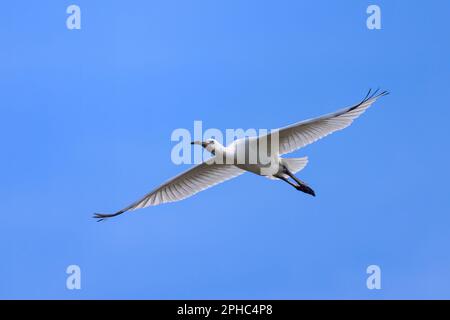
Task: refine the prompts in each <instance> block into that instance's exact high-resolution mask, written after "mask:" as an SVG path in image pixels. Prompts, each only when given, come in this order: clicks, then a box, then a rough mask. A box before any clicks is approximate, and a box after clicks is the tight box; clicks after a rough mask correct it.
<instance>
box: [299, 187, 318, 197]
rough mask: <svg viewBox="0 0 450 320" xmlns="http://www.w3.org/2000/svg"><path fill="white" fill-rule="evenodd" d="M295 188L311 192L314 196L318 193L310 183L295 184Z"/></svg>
mask: <svg viewBox="0 0 450 320" xmlns="http://www.w3.org/2000/svg"><path fill="white" fill-rule="evenodd" d="M295 189H297V190H299V191H302V192H304V193H307V194H310V195H312V196H313V197H315V196H316V193H315V192H314V190H313V189H311V188H310V187H309V186H308V185H306V184H300V185H298V186H295Z"/></svg>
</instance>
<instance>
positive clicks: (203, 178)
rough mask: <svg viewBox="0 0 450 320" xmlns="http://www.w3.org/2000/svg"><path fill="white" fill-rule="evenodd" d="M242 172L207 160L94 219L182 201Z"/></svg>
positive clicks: (232, 166)
mask: <svg viewBox="0 0 450 320" xmlns="http://www.w3.org/2000/svg"><path fill="white" fill-rule="evenodd" d="M244 172H245V171H244V170H242V169H239V168H238V167H236V166H234V165H228V164H216V163H214V161H212V159H209V160H208V161H205V162H203V163H201V164H199V165H196V166H195V167H192V168H191V169H189V170H187V171H185V172H183V173H181V174H180V175H178V176H176V177H174V178H172V179H170V180H169V181H167V182H165V183H163V184H162V185H161V186H159V187H158V188H156V189H154V190H153V191H151V192H149V193H147V194H146V195H145V196H144V197H142V198H141V199H139V200H137V201H135V202H133V203H132V204H130V205H129V206H128V207H126V208H123V209H122V210H119V211H117V212H115V213H112V214H102V213H96V214H95V215H94V218H97V219H99V221H101V220H104V219H106V218H111V217H115V216H118V215H119V214H122V213H124V212H126V211H130V210H136V209H140V208H145V207H149V206H156V205H158V204H162V203H167V202H174V201H179V200H183V199H185V198H188V197H191V196H193V195H194V194H196V193H197V192H200V191H202V190H205V189H207V188H210V187H212V186H214V185H216V184H219V183H221V182H224V181H226V180H229V179H231V178H234V177H237V176H239V175H241V174H243V173H244Z"/></svg>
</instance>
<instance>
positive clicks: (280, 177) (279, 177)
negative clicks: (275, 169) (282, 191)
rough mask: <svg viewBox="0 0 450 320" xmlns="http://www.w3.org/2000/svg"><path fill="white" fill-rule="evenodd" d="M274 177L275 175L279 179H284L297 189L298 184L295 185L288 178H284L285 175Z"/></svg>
mask: <svg viewBox="0 0 450 320" xmlns="http://www.w3.org/2000/svg"><path fill="white" fill-rule="evenodd" d="M275 177H277V178H278V179H281V180H283V181H286V182H287V183H289V184H290V185H291V186H293V187H294V188H295V189H297V190H298V186H297V185H296V184H293V183H292V182H290V181H289V180H288V179H286V178H285V177H283V176H275Z"/></svg>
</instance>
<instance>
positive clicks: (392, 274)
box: [0, 0, 450, 299]
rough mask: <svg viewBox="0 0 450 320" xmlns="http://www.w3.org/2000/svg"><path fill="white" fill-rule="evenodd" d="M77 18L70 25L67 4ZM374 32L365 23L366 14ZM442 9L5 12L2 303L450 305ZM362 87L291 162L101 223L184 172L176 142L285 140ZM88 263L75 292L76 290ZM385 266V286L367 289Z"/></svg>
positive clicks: (0, 33) (164, 4) (281, 4)
mask: <svg viewBox="0 0 450 320" xmlns="http://www.w3.org/2000/svg"><path fill="white" fill-rule="evenodd" d="M72 3H75V4H77V5H79V6H80V8H81V12H82V18H81V19H82V20H81V30H68V29H67V28H66V24H65V20H66V18H67V16H68V15H67V14H66V8H67V6H69V5H70V4H72ZM370 4H377V5H379V6H380V7H381V10H382V29H381V30H368V29H367V28H366V18H367V14H366V8H367V6H368V5H370ZM449 9H450V4H449V2H448V1H432V2H425V1H422V2H415V3H411V2H410V1H375V2H372V1H371V2H369V1H356V0H355V1H345V2H343V1H339V2H338V1H308V2H306V1H294V0H293V1H287V0H286V1H276V2H275V1H256V0H248V1H237V0H235V1H229V0H227V1H225V0H214V1H210V0H208V1H206V0H201V1H200V0H195V1H194V0H193V1H174V0H169V1H125V2H118V1H81V0H79V1H76V2H68V1H58V2H55V1H48V0H43V1H35V2H28V1H27V2H26V1H12V2H11V1H10V2H5V3H4V4H3V5H2V10H1V11H0V38H1V39H2V50H0V85H1V88H2V90H1V91H0V92H1V94H0V96H1V104H0V111H1V115H2V117H1V120H2V121H1V122H2V125H1V126H0V135H1V146H2V148H1V149H2V157H1V159H0V163H1V167H2V170H1V178H2V183H1V185H0V194H1V195H2V210H1V214H0V252H1V263H0V298H58V299H79V298H86V299H93V298H114V299H116V298H136V299H147V298H149V299H166V298H180V299H183V298H187V299H191V298H198V299H202V298H209V299H212V298H255V299H257V298H268V299H270V298H274V299H301V298H306V299H310V298H325V299H333V298H344V299H347V298H358V299H387V298H450V271H449V270H450V253H449V249H448V245H449V240H450V234H449V231H448V230H449V224H450V210H449V209H450V203H449V202H450V200H449V197H448V190H449V187H448V181H449V179H450V176H449V169H448V164H449V162H450V152H449V142H448V138H449V136H450V127H449V125H448V123H447V122H448V118H449V116H450V111H449V108H448V106H449V103H448V101H450V96H449V92H450V91H449V83H450V81H449V80H450V65H449V59H448V58H449V56H450V44H449V41H448V35H449V31H450V30H449V25H448V12H449ZM370 87H381V88H382V89H387V90H389V91H390V92H391V95H389V96H387V97H384V98H382V99H380V100H379V101H378V102H377V103H376V104H375V105H374V106H373V108H371V109H370V110H368V112H366V113H365V114H364V115H363V116H362V117H361V118H359V119H358V120H357V121H356V122H355V123H354V124H353V125H352V126H351V127H350V128H348V129H346V130H344V131H341V132H339V133H335V134H333V135H332V136H329V137H327V138H326V139H323V140H321V141H319V142H318V143H316V144H313V145H310V146H308V147H307V148H305V149H302V150H299V151H297V152H296V153H295V154H293V156H304V155H307V156H308V157H309V160H310V162H309V164H308V166H307V167H306V168H305V170H304V171H302V172H301V173H300V174H299V177H300V178H301V179H303V180H305V181H307V182H309V183H310V184H311V186H312V187H313V188H314V190H315V191H316V193H317V197H316V198H313V197H310V196H308V195H305V194H303V193H300V192H297V191H295V190H293V189H292V188H291V187H289V186H288V185H286V184H285V183H283V182H274V181H270V180H268V179H264V178H261V177H258V176H255V175H251V174H246V175H244V176H241V177H239V178H238V179H235V180H232V181H229V182H226V183H224V184H222V185H219V186H216V187H214V188H212V189H209V190H208V191H205V192H202V193H200V194H198V195H196V196H195V197H192V198H189V199H187V200H185V201H181V202H178V203H173V204H168V205H162V206H158V207H152V208H147V209H143V210H140V211H136V212H133V213H130V214H126V215H123V216H121V217H118V218H117V219H115V220H111V221H109V222H107V223H96V222H95V220H93V219H91V215H92V213H93V212H98V211H100V212H111V211H114V210H117V209H119V208H122V207H123V206H125V205H127V204H129V203H130V202H132V201H134V200H135V199H136V198H138V197H140V196H141V195H142V194H144V193H146V192H148V191H149V190H151V189H152V188H153V187H155V186H157V185H158V184H159V183H161V182H163V181H165V180H167V179H168V178H170V177H171V176H173V175H175V174H178V173H179V172H181V171H183V170H185V169H187V168H188V167H189V166H175V165H174V164H173V163H172V162H171V161H170V151H171V149H172V147H173V146H174V144H175V143H174V142H171V141H170V135H171V133H172V131H173V130H174V129H177V128H187V129H193V123H194V121H195V120H202V121H203V125H204V127H205V128H219V129H221V130H225V129H227V128H276V127H280V126H284V125H287V124H290V123H293V122H297V121H299V120H302V119H305V118H309V117H313V116H317V115H321V114H323V113H327V112H331V111H335V110H337V109H339V108H341V107H344V106H347V105H350V104H352V103H355V102H357V101H358V100H360V99H361V98H362V97H363V96H364V94H365V93H366V91H367V89H368V88H370ZM71 264H76V265H79V266H80V268H81V272H82V278H81V279H82V280H81V281H82V289H81V290H67V289H66V278H67V274H66V273H65V270H66V267H67V266H68V265H71ZM372 264H376V265H379V266H380V268H381V271H382V280H381V281H382V289H381V290H368V289H367V288H366V278H367V274H366V268H367V266H369V265H372Z"/></svg>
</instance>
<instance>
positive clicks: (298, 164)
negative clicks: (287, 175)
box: [281, 157, 308, 173]
mask: <svg viewBox="0 0 450 320" xmlns="http://www.w3.org/2000/svg"><path fill="white" fill-rule="evenodd" d="M281 163H282V164H283V165H285V166H286V167H287V168H288V169H289V171H291V172H292V173H297V172H299V171H300V170H302V169H303V168H304V167H306V165H307V164H308V157H303V158H290V159H285V158H283V159H282V160H281Z"/></svg>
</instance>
